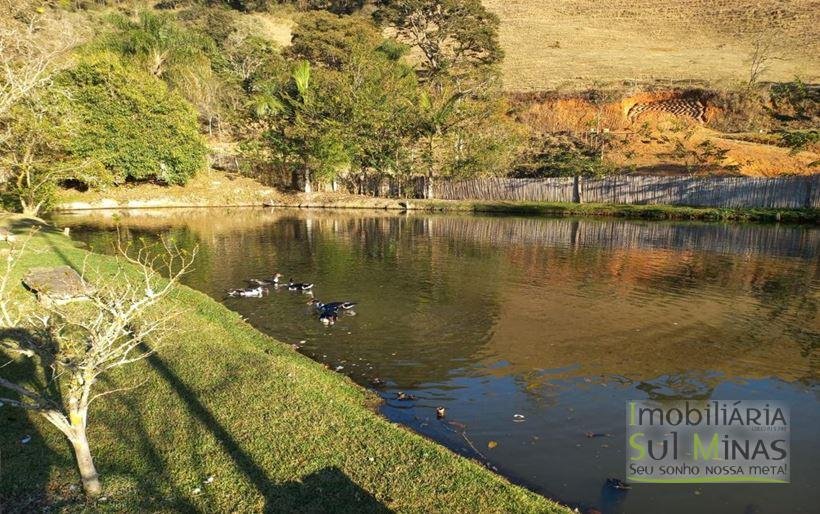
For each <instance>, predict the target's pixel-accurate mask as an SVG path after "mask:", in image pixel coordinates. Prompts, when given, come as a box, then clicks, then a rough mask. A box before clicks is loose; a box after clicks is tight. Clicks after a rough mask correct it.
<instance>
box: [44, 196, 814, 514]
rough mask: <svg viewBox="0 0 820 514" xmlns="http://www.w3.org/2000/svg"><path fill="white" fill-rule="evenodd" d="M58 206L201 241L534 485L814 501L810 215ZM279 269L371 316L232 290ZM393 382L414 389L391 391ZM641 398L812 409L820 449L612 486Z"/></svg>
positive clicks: (693, 497)
mask: <svg viewBox="0 0 820 514" xmlns="http://www.w3.org/2000/svg"><path fill="white" fill-rule="evenodd" d="M56 221H57V222H58V223H60V224H62V225H70V226H73V227H74V233H75V234H78V235H77V238H79V239H81V240H83V241H86V242H87V243H88V244H89V245H91V246H92V247H94V248H95V249H97V250H103V251H104V250H106V249H110V248H111V245H112V242H113V239H114V237H115V232H114V227H115V226H116V225H118V224H119V225H121V227H122V230H123V232H124V233H125V234H126V235H127V236H129V237H135V238H138V237H141V238H149V239H150V238H154V237H157V236H158V234H165V235H169V236H172V237H174V238H175V239H176V240H177V241H178V242H180V243H181V244H183V245H189V246H191V245H193V244H200V245H201V252H200V254H199V257H198V261H197V266H196V271H195V273H193V274H192V275H190V276H188V277H187V281H188V283H189V284H190V285H192V286H194V287H196V288H198V289H200V290H202V291H204V292H206V293H207V294H209V295H211V296H213V297H214V298H217V299H219V300H221V301H224V303H225V304H226V305H228V306H229V307H230V308H232V309H235V310H237V311H239V312H241V313H242V314H243V315H244V316H246V317H247V318H248V319H249V320H250V321H251V322H252V323H253V324H254V325H255V326H257V327H258V328H260V329H261V330H263V331H266V332H268V333H270V334H272V335H274V336H276V337H278V338H280V339H281V340H283V341H286V342H296V341H300V340H305V341H306V343H305V344H304V346H303V348H302V351H303V352H305V353H307V354H308V355H311V356H313V357H314V358H316V359H317V360H321V361H323V362H327V363H328V364H330V365H332V366H333V367H336V366H342V367H343V372H345V373H347V374H349V375H350V376H351V377H352V378H354V379H355V380H358V381H359V382H361V383H363V384H366V383H367V382H369V381H370V380H371V379H372V378H373V377H376V376H378V377H380V378H383V379H384V380H385V381H386V382H387V384H388V387H387V389H386V390H385V391H384V393H383V394H384V396H385V398H386V399H387V402H386V404H385V407H384V412H385V414H386V415H388V416H389V417H391V418H392V419H395V420H397V421H400V422H402V423H405V424H407V425H409V426H411V427H413V428H414V429H416V430H418V431H420V432H423V433H425V434H427V435H430V436H432V437H435V438H437V439H439V440H441V441H443V442H445V443H446V444H448V445H450V446H451V447H453V448H454V449H457V450H459V451H462V452H464V453H465V454H468V455H471V456H476V457H480V456H486V457H487V458H488V459H489V461H490V462H491V463H492V464H493V465H495V466H498V467H499V468H500V469H501V470H502V471H503V472H505V473H506V474H508V475H509V476H511V477H513V478H514V479H517V480H519V481H521V482H523V483H525V484H527V485H528V486H530V487H532V488H534V489H536V490H538V491H541V492H545V493H547V494H552V495H555V496H557V497H559V498H561V499H563V500H565V501H569V502H573V503H576V504H580V505H582V506H594V507H596V508H599V509H604V510H605V511H607V512H621V511H625V510H628V511H629V512H656V511H657V505H659V504H662V505H664V506H665V507H664V512H689V511H691V510H694V509H700V510H704V511H705V512H710V511H720V512H787V511H790V512H791V511H793V512H799V511H806V512H809V511H813V510H814V508H815V506H816V504H817V500H818V497H817V495H818V493H817V491H816V488H814V487H813V486H811V484H812V483H813V477H814V476H816V474H817V473H818V472H820V465H819V464H818V462H820V450H819V449H818V441H817V440H816V439H817V438H816V435H815V433H816V430H815V429H814V427H815V426H817V425H816V423H818V422H820V414H819V413H818V409H817V397H816V387H817V368H818V366H817V365H818V354H817V344H818V342H820V318H819V317H818V292H819V291H820V288H818V283H819V282H820V281H819V280H818V277H820V274H819V273H818V271H820V270H818V258H817V253H818V249H820V231H818V230H817V229H816V228H812V227H795V226H787V225H767V226H756V225H731V224H708V223H662V222H649V223H647V222H632V221H623V220H614V219H612V220H589V219H584V220H576V219H544V218H516V217H476V216H446V215H426V214H408V215H396V214H391V213H386V212H369V211H368V212H362V211H358V212H356V211H354V212H351V211H324V210H319V211H298V210H296V211H293V210H263V209H233V210H231V209H225V210H193V211H179V210H169V211H137V212H130V213H128V212H126V213H118V214H116V215H111V214H110V213H104V212H97V213H85V214H82V215H79V216H71V215H63V216H59V217H58V218H57V219H56ZM276 271H280V272H282V273H285V275H286V277H289V276H293V277H294V278H295V279H297V280H307V281H311V282H315V283H316V284H317V286H316V296H317V297H318V298H320V299H322V300H326V301H327V300H348V299H349V300H354V301H358V302H359V303H360V309H359V315H358V316H355V317H349V318H347V317H346V318H343V319H342V320H341V321H340V322H339V323H338V324H337V325H336V326H334V327H331V328H325V327H322V326H321V325H320V324H319V323H318V322H316V320H315V319H314V318H313V317H311V316H310V314H309V308H308V307H307V306H306V305H305V303H306V301H307V298H306V297H304V296H302V295H299V294H292V293H289V292H286V291H279V292H277V293H274V294H272V295H271V297H269V298H264V299H258V300H255V299H224V291H225V290H227V289H229V288H232V287H237V286H241V285H243V283H244V280H245V279H246V278H248V277H254V276H255V277H264V276H269V275H270V274H272V273H274V272H276ZM397 391H406V392H408V393H412V394H414V395H416V396H417V397H418V400H417V401H415V402H399V401H395V400H394V399H393V398H394V397H395V393H396V392H397ZM647 397H650V398H709V397H712V398H750V399H752V398H759V399H770V398H773V399H781V400H786V401H789V402H791V404H792V412H801V413H804V414H802V421H801V422H800V424H799V425H795V427H794V431H793V434H792V437H793V442H792V447H793V448H795V449H796V450H797V451H796V452H795V454H796V455H798V454H799V455H805V456H809V457H810V458H809V459H807V460H801V459H797V458H795V460H796V462H794V461H793V463H792V464H793V470H794V471H793V473H792V477H793V479H792V480H793V483H792V484H790V485H788V486H778V487H779V488H775V489H768V488H766V487H761V486H742V485H740V486H738V485H735V486H720V489H719V491H718V489H717V488H716V489H715V491H716V492H715V493H714V494H713V493H712V492H707V491H702V490H698V489H697V487H696V486H642V487H636V488H635V489H633V490H632V491H630V493H629V494H628V495H627V496H626V497H621V496H618V497H616V498H613V497H610V495H609V494H608V493H607V491H606V489H602V484H603V483H604V481H605V479H606V478H607V477H609V476H622V475H623V469H624V455H623V453H624V448H623V446H624V445H623V434H624V432H623V419H624V410H623V409H624V404H625V402H626V401H627V400H628V399H631V398H647ZM437 405H444V406H446V407H447V410H448V417H447V419H446V420H445V421H443V422H442V421H438V420H436V419H435V415H434V408H435V407H436V406H437ZM514 414H521V415H523V416H524V417H525V418H526V422H523V423H514V422H513V415H514ZM448 421H452V422H454V423H452V424H450V423H448ZM587 432H592V433H600V434H604V435H602V436H601V437H595V438H587V437H585V435H584V434H586V433H587ZM490 440H492V441H495V442H497V443H499V444H498V446H497V447H495V448H493V449H489V448H488V447H487V444H488V442H489V441H490ZM695 491H697V492H698V493H699V494H695ZM658 502H660V503H658ZM667 505H668V506H669V507H668V508H667V507H666V506H667ZM750 509H751V510H750Z"/></svg>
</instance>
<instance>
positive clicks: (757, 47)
mask: <svg viewBox="0 0 820 514" xmlns="http://www.w3.org/2000/svg"><path fill="white" fill-rule="evenodd" d="M773 52H774V45H773V43H772V40H771V38H769V37H765V36H761V37H759V38H758V39H756V40H755V42H754V44H753V46H752V55H751V57H750V58H749V86H754V85H755V84H757V83H758V81H759V80H760V77H762V76H763V74H764V73H766V71H767V70H768V69H769V67H770V66H771V63H772V61H774V60H776V59H777V57H776V56H775V55H774V53H773Z"/></svg>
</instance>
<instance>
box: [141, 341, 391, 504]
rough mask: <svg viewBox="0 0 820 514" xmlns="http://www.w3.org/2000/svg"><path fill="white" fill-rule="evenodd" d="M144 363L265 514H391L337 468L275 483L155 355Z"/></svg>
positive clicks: (189, 389)
mask: <svg viewBox="0 0 820 514" xmlns="http://www.w3.org/2000/svg"><path fill="white" fill-rule="evenodd" d="M147 361H148V363H149V364H150V365H151V366H152V367H153V368H154V370H155V371H156V372H157V373H158V374H159V375H160V377H162V378H163V379H164V380H165V381H166V382H167V383H168V384H169V385H170V386H171V387H172V388H173V389H174V391H175V392H176V394H177V395H178V396H179V398H180V399H181V400H182V401H183V402H185V404H186V406H187V407H188V410H189V412H190V413H191V415H192V416H194V417H195V418H197V419H198V420H199V421H200V422H201V423H202V424H203V426H205V427H206V429H207V430H209V431H210V432H211V434H212V435H213V436H214V438H215V439H216V440H217V441H218V442H219V444H220V446H221V447H222V449H223V450H224V451H225V453H226V454H227V455H229V456H230V458H231V459H232V460H233V463H234V464H235V465H236V467H237V469H238V470H239V471H240V472H241V473H242V474H243V475H245V477H246V478H247V480H248V481H249V482H250V483H251V484H252V485H253V486H254V488H255V489H256V490H257V491H258V492H259V494H260V495H262V497H264V498H265V508H264V511H265V512H288V513H290V512H317V513H318V512H376V513H387V512H391V511H390V510H389V509H388V508H387V507H385V506H384V505H383V504H382V503H380V502H379V501H378V500H377V499H376V498H375V497H373V495H372V494H370V493H369V492H368V491H366V490H365V489H363V488H362V487H360V486H359V485H358V484H356V483H355V482H353V481H352V480H351V479H350V478H349V477H348V476H347V475H345V473H344V472H343V471H342V470H340V469H338V468H336V467H327V468H324V469H322V470H320V471H317V472H315V473H312V474H310V475H308V476H307V477H305V478H304V479H303V480H301V481H299V482H287V483H284V484H281V483H276V482H274V481H273V480H271V478H270V477H269V476H268V473H267V472H266V471H265V470H264V469H263V468H262V467H261V466H260V465H259V464H258V463H257V462H255V461H254V460H253V458H252V457H251V456H250V455H249V454H248V453H247V452H246V451H245V450H244V449H243V448H242V445H241V444H240V443H239V441H237V440H236V438H235V437H234V436H233V435H232V434H231V433H230V432H229V431H228V430H227V429H226V428H225V427H223V426H222V425H221V424H220V423H219V422H218V421H217V419H216V417H215V416H214V415H213V414H212V413H211V411H210V410H208V408H207V407H205V405H204V404H203V403H202V402H201V401H200V400H199V398H198V397H197V395H196V393H195V392H194V391H193V390H191V388H190V387H188V386H187V385H186V384H185V383H184V382H183V381H182V380H181V379H180V378H179V377H178V376H177V375H176V374H175V373H174V372H173V371H172V370H171V369H170V368H169V367H168V365H167V364H166V363H165V362H164V361H163V360H162V359H161V358H160V357H159V356H158V355H157V354H152V355H151V356H150V357H148V359H147Z"/></svg>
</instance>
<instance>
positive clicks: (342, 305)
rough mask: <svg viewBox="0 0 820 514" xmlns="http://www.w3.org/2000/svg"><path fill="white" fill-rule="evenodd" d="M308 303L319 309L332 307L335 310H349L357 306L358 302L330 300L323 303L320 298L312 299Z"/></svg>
mask: <svg viewBox="0 0 820 514" xmlns="http://www.w3.org/2000/svg"><path fill="white" fill-rule="evenodd" d="M308 305H312V306H314V307H315V308H316V310H317V311H322V310H328V309H332V310H335V311H339V310H343V311H349V310H351V309H353V307H355V306H356V302H328V303H322V302H320V301H319V300H311V301H309V302H308Z"/></svg>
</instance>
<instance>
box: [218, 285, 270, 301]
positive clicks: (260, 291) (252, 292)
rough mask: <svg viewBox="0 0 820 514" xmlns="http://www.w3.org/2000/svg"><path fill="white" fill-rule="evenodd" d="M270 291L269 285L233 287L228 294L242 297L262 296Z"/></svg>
mask: <svg viewBox="0 0 820 514" xmlns="http://www.w3.org/2000/svg"><path fill="white" fill-rule="evenodd" d="M267 292H268V288H267V287H263V286H257V287H245V288H242V289H231V290H229V291H228V296H232V297H242V298H262V297H263V296H264V295H265V293H267Z"/></svg>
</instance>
